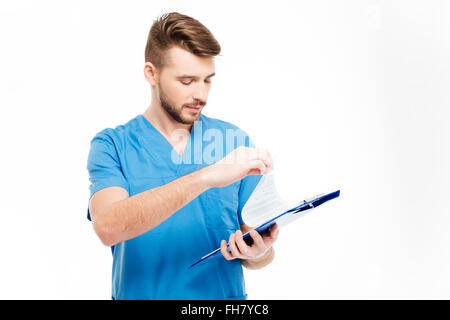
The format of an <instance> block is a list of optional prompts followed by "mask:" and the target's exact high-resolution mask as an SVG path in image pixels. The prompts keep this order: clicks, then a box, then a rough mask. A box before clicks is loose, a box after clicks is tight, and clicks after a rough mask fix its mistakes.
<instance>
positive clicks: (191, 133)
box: [139, 114, 195, 158]
mask: <svg viewBox="0 0 450 320" xmlns="http://www.w3.org/2000/svg"><path fill="white" fill-rule="evenodd" d="M139 117H142V119H143V120H144V122H145V123H146V124H147V125H148V126H150V127H151V129H152V130H154V131H156V133H157V134H158V135H159V137H160V138H162V139H163V140H164V141H165V143H166V144H168V145H169V146H170V148H171V151H173V152H175V153H176V154H177V155H178V156H179V157H180V158H182V157H183V155H184V154H185V152H186V150H187V148H188V147H189V141H190V140H191V137H192V135H193V133H194V127H195V126H194V125H192V127H191V131H190V133H189V138H188V142H187V143H186V145H185V146H184V149H183V155H181V156H180V154H179V153H178V151H177V150H175V148H174V146H173V145H172V144H171V143H170V142H169V140H167V138H166V137H165V136H164V135H163V134H162V133H161V132H160V131H159V130H158V129H157V128H156V127H155V126H154V125H153V124H152V123H151V122H150V121H148V120H147V118H146V117H145V116H144V115H143V114H140V115H139Z"/></svg>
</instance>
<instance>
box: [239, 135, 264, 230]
mask: <svg viewBox="0 0 450 320" xmlns="http://www.w3.org/2000/svg"><path fill="white" fill-rule="evenodd" d="M247 137H248V136H247ZM245 146H246V147H251V148H254V147H255V145H254V144H253V142H252V140H251V139H250V137H248V139H246V142H245ZM261 178H262V175H260V174H258V175H248V176H246V177H245V178H244V179H242V180H241V184H240V187H239V206H238V218H239V223H240V224H245V222H244V220H242V209H243V208H244V206H245V204H246V203H247V200H248V199H249V198H250V196H251V194H252V193H253V191H254V190H255V188H256V186H257V184H258V182H259V180H261Z"/></svg>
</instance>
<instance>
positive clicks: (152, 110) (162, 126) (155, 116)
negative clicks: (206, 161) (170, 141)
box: [143, 101, 192, 137]
mask: <svg viewBox="0 0 450 320" xmlns="http://www.w3.org/2000/svg"><path fill="white" fill-rule="evenodd" d="M143 116H144V117H145V118H146V119H147V120H148V121H149V122H150V123H151V124H152V125H153V126H154V127H155V128H156V129H158V130H159V131H160V132H161V134H163V135H164V136H166V137H170V136H171V135H172V133H173V132H174V131H175V130H178V129H184V130H187V131H188V132H190V131H191V128H192V124H183V123H180V122H178V121H176V120H174V119H173V118H172V117H171V116H170V115H169V114H168V113H167V112H166V111H165V110H164V109H163V108H162V106H161V104H160V103H156V102H155V101H152V103H151V104H150V106H149V107H148V108H147V110H145V112H144V113H143Z"/></svg>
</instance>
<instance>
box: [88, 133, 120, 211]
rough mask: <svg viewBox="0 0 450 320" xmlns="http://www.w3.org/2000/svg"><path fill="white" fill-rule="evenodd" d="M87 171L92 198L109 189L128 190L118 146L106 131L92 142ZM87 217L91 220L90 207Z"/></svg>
mask: <svg viewBox="0 0 450 320" xmlns="http://www.w3.org/2000/svg"><path fill="white" fill-rule="evenodd" d="M87 170H88V172H89V181H90V182H91V184H90V186H89V189H90V197H92V195H93V194H94V193H95V192H97V191H99V190H101V189H104V188H107V187H114V186H117V187H122V188H124V189H125V190H128V182H127V180H126V179H125V177H124V175H123V172H122V168H121V165H120V161H119V157H118V153H117V148H116V145H115V144H114V140H113V139H112V138H111V136H110V135H108V134H107V133H106V131H105V130H104V131H102V132H100V133H98V134H97V135H96V136H95V137H94V138H93V139H92V141H91V146H90V150H89V156H88V160H87ZM87 215H88V219H89V220H91V218H90V213H89V206H88V212H87Z"/></svg>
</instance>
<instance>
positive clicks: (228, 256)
mask: <svg viewBox="0 0 450 320" xmlns="http://www.w3.org/2000/svg"><path fill="white" fill-rule="evenodd" d="M220 252H222V255H223V256H224V258H225V259H227V260H233V259H234V258H233V256H232V255H231V253H230V252H229V251H228V249H227V242H226V241H225V240H222V241H221V242H220Z"/></svg>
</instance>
